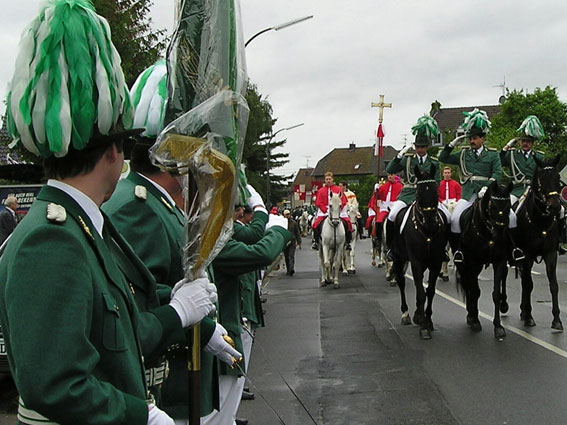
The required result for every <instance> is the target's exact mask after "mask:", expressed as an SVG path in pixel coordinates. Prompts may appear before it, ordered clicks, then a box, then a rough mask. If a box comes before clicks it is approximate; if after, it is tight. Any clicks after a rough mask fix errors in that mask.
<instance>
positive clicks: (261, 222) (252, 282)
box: [232, 211, 268, 328]
mask: <svg viewBox="0 0 567 425" xmlns="http://www.w3.org/2000/svg"><path fill="white" fill-rule="evenodd" d="M267 222H268V214H266V213H264V212H263V211H256V212H254V218H253V219H252V221H251V222H250V224H249V225H247V226H244V225H243V224H242V223H239V222H236V221H235V222H234V233H233V235H232V238H233V239H234V240H237V241H240V242H244V243H245V244H246V245H252V244H255V243H256V242H258V241H259V240H260V239H262V237H263V236H264V229H265V228H266V223H267ZM239 277H240V285H241V291H242V315H243V316H244V317H246V318H247V319H248V320H249V321H250V322H251V324H252V327H254V328H258V327H263V326H264V314H263V313H262V302H261V301H260V291H259V290H258V285H257V284H256V282H257V281H258V271H257V270H254V271H251V272H248V273H244V274H242V275H240V276H239Z"/></svg>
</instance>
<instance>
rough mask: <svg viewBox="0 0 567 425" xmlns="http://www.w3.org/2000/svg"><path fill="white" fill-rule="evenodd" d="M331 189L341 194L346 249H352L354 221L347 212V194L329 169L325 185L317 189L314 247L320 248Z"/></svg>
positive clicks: (313, 226)
mask: <svg viewBox="0 0 567 425" xmlns="http://www.w3.org/2000/svg"><path fill="white" fill-rule="evenodd" d="M329 191H331V192H333V193H340V194H341V208H342V209H341V215H340V217H341V219H342V220H343V225H344V226H345V238H346V246H345V249H346V250H350V249H351V247H350V242H351V241H352V223H351V222H350V218H349V217H348V215H347V213H346V204H347V198H346V196H345V194H344V193H343V192H342V191H341V188H340V187H339V186H337V185H336V184H335V182H334V179H333V173H331V172H330V171H327V172H326V173H325V185H324V186H323V187H321V188H320V189H319V190H318V191H317V199H316V200H315V206H316V207H317V208H318V210H317V217H316V218H315V221H314V222H313V225H312V228H313V232H314V236H315V242H313V245H312V248H313V249H319V239H321V226H319V224H320V223H321V222H322V221H323V220H324V219H325V217H327V216H328V215H329V195H330V194H329Z"/></svg>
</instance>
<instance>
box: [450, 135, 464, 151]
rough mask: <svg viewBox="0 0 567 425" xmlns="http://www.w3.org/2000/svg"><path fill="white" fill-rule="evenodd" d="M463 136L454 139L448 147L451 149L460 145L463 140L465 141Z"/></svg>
mask: <svg viewBox="0 0 567 425" xmlns="http://www.w3.org/2000/svg"><path fill="white" fill-rule="evenodd" d="M465 137H466V136H465V135H464V134H463V135H462V136H459V137H456V138H455V139H453V140H452V141H451V142H450V143H449V146H451V147H452V148H454V147H455V146H457V145H460V144H461V143H462V142H463V140H465Z"/></svg>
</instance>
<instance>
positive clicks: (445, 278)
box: [441, 276, 449, 282]
mask: <svg viewBox="0 0 567 425" xmlns="http://www.w3.org/2000/svg"><path fill="white" fill-rule="evenodd" d="M441 280H442V281H443V282H449V276H441Z"/></svg>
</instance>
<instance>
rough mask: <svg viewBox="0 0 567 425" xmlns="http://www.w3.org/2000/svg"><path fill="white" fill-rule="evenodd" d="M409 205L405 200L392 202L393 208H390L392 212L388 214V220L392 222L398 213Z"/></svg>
mask: <svg viewBox="0 0 567 425" xmlns="http://www.w3.org/2000/svg"><path fill="white" fill-rule="evenodd" d="M407 206H408V205H407V204H406V203H405V202H404V201H400V200H397V201H396V202H394V203H393V204H392V208H391V209H390V213H389V214H388V220H390V221H391V222H394V221H396V217H397V216H398V213H399V212H400V211H401V210H403V209H404V208H405V207H407Z"/></svg>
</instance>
